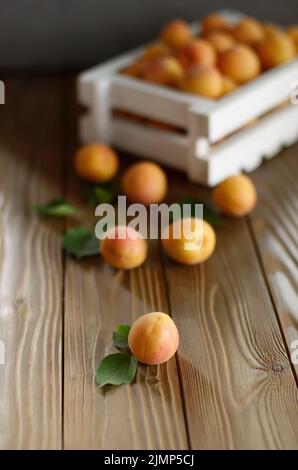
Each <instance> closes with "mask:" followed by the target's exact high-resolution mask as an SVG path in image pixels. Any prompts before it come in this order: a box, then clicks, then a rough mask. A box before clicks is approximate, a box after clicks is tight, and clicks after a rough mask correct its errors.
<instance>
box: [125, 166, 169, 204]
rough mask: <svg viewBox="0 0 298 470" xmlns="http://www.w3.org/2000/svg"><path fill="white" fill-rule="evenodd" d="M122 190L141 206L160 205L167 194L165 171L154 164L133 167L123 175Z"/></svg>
mask: <svg viewBox="0 0 298 470" xmlns="http://www.w3.org/2000/svg"><path fill="white" fill-rule="evenodd" d="M122 188H123V191H124V193H125V194H126V196H127V197H128V199H129V200H130V201H132V202H138V203H140V204H158V203H159V202H161V201H162V200H163V199H164V197H165V195H166V192H167V189H168V183H167V177H166V174H165V172H164V171H163V169H162V168H161V167H160V166H159V165H157V164H156V163H153V162H147V161H143V162H140V163H135V164H134V165H132V166H131V167H130V168H128V170H126V172H125V173H124V175H123V179H122Z"/></svg>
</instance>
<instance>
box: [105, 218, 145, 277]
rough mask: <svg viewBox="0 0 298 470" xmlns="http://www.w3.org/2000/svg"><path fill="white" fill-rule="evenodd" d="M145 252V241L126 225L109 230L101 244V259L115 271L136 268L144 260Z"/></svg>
mask: <svg viewBox="0 0 298 470" xmlns="http://www.w3.org/2000/svg"><path fill="white" fill-rule="evenodd" d="M147 252H148V248H147V242H146V240H144V238H143V237H142V236H141V234H140V233H139V232H137V231H136V230H134V229H133V228H131V227H128V226H126V225H118V226H117V227H114V228H112V229H110V230H109V231H108V233H107V234H106V237H105V238H104V239H103V240H102V242H101V254H102V257H103V258H104V260H105V261H106V262H107V263H108V264H109V265H110V266H112V267H113V268H116V269H133V268H137V267H138V266H140V265H141V264H143V263H144V261H145V260H146V258H147Z"/></svg>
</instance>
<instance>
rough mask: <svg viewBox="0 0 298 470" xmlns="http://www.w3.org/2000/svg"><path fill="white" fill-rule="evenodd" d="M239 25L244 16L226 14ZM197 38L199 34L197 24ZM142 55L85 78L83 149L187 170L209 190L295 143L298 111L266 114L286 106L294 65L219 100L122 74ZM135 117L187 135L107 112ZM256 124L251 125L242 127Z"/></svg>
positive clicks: (81, 85)
mask: <svg viewBox="0 0 298 470" xmlns="http://www.w3.org/2000/svg"><path fill="white" fill-rule="evenodd" d="M220 13H221V14H222V13H223V14H224V16H226V18H227V19H228V20H229V21H231V22H234V23H235V22H237V21H239V19H240V18H241V17H242V16H243V15H242V14H240V13H237V12H231V11H224V12H220ZM192 29H193V30H194V31H198V30H199V29H200V26H199V24H198V23H197V22H196V23H194V24H193V25H192ZM143 48H144V46H143V47H142V48H138V49H135V50H134V51H131V52H129V53H127V54H123V55H122V56H120V57H118V58H116V59H114V60H111V61H109V62H107V63H105V64H103V65H99V66H96V67H93V68H92V69H90V70H87V71H86V72H83V73H82V74H81V75H80V76H79V79H78V97H79V101H80V102H81V103H82V104H83V105H85V106H86V107H87V108H88V112H87V113H86V114H85V115H84V116H83V117H82V118H81V119H80V122H79V130H80V137H81V140H82V142H91V141H98V140H99V141H103V142H105V143H108V144H113V145H116V146H118V147H119V148H122V149H123V150H126V151H128V152H132V153H135V154H136V155H139V156H141V157H145V158H146V157H147V158H152V159H154V160H156V161H159V162H160V163H164V164H166V165H169V166H172V167H174V168H178V169H180V170H183V171H185V172H186V173H187V174H188V176H189V178H190V179H191V180H193V181H197V182H200V183H203V184H207V185H209V186H213V185H215V184H217V183H218V182H220V181H221V180H222V179H224V178H226V177H227V176H229V175H231V174H234V173H237V172H239V171H240V170H245V171H252V170H253V169H254V168H255V167H256V166H258V165H259V164H260V163H261V161H262V158H263V156H264V155H265V156H268V157H269V156H270V157H271V156H273V155H274V154H276V153H277V152H278V151H279V149H280V147H281V145H283V144H290V143H292V142H294V141H295V140H297V139H298V106H294V105H291V106H288V107H287V108H284V109H281V108H279V109H277V110H276V111H274V113H270V114H269V115H265V116H264V114H265V113H268V112H270V111H271V110H272V109H274V108H275V107H276V106H278V105H279V104H280V103H281V102H282V101H284V100H286V99H289V96H290V93H291V85H292V83H293V82H294V81H295V80H297V77H298V59H297V60H295V61H293V62H291V63H289V64H286V65H283V66H281V67H278V68H276V69H274V70H271V71H269V72H266V73H264V74H262V75H261V76H260V77H259V78H257V79H256V80H254V81H252V82H250V83H248V84H246V85H244V86H242V87H240V88H239V89H238V90H236V91H235V92H233V93H231V94H230V95H227V96H226V97H223V98H222V99H220V100H210V99H206V98H201V97H198V96H194V95H190V94H186V93H182V92H180V91H176V90H171V89H169V88H166V87H161V86H156V85H154V84H150V83H146V82H143V81H141V80H136V79H133V78H131V77H128V76H124V75H121V74H119V72H120V71H121V70H122V69H123V68H124V67H126V66H127V65H129V64H130V63H132V62H133V61H135V60H136V58H137V57H138V56H139V55H140V54H141V53H142V49H143ZM115 108H118V109H120V110H123V111H128V112H131V113H135V114H139V115H141V116H144V117H147V118H150V119H155V120H158V121H161V122H165V123H167V124H171V125H173V126H176V127H179V128H182V129H184V130H185V131H186V136H183V135H180V134H178V133H177V134H176V135H175V133H173V132H169V131H166V130H162V129H157V128H153V127H148V126H147V127H146V126H145V125H144V124H140V123H137V122H133V121H131V120H129V119H125V118H121V119H119V118H116V117H114V116H113V115H112V110H113V109H115ZM256 118H258V120H257V121H256V122H255V123H254V125H250V126H249V127H248V126H246V127H243V126H245V125H246V123H248V122H250V121H252V120H254V119H256Z"/></svg>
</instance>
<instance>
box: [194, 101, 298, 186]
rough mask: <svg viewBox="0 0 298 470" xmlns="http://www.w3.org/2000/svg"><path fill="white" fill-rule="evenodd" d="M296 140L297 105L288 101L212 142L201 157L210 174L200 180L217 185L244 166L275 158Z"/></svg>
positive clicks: (248, 166) (245, 168) (254, 165)
mask: <svg viewBox="0 0 298 470" xmlns="http://www.w3.org/2000/svg"><path fill="white" fill-rule="evenodd" d="M297 140H298V106H296V105H292V104H289V105H288V106H286V107H284V108H280V109H277V110H276V111H273V112H272V113H270V114H268V115H267V116H265V117H263V118H262V119H260V120H259V121H257V122H256V123H254V124H251V125H249V126H247V127H246V128H243V129H242V130H240V131H238V132H237V133H235V134H234V135H233V136H231V137H228V138H227V139H225V140H224V141H222V142H221V143H219V144H217V145H214V146H212V147H211V150H210V154H209V155H208V156H205V157H202V160H205V161H206V164H207V166H208V175H207V179H206V175H205V176H204V177H203V180H202V181H201V182H202V183H204V184H207V185H208V186H214V185H216V184H218V183H219V182H220V181H222V180H223V179H225V178H227V177H228V176H231V175H233V174H237V173H239V172H240V171H242V170H243V171H246V172H250V171H252V170H254V169H255V168H257V167H258V166H259V165H260V164H261V163H262V160H263V159H264V158H272V157H273V156H274V155H276V154H277V153H278V152H280V150H281V149H282V148H283V147H284V146H288V145H291V144H293V143H294V142H295V141H297Z"/></svg>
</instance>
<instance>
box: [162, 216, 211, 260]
mask: <svg viewBox="0 0 298 470" xmlns="http://www.w3.org/2000/svg"><path fill="white" fill-rule="evenodd" d="M179 230H180V236H179ZM161 243H162V247H163V249H164V251H165V252H166V253H167V255H168V256H169V257H170V258H172V259H173V260H175V261H177V262H178V263H181V264H186V265H194V264H198V263H202V262H203V261H205V260H206V259H208V258H209V257H210V256H211V255H212V253H213V251H214V248H215V243H216V236H215V232H214V230H213V228H212V227H211V225H209V224H208V222H205V221H203V220H200V219H195V218H194V217H192V218H185V219H180V220H176V221H175V222H173V223H172V224H171V225H170V226H169V227H168V233H167V232H163V236H162V240H161Z"/></svg>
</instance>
